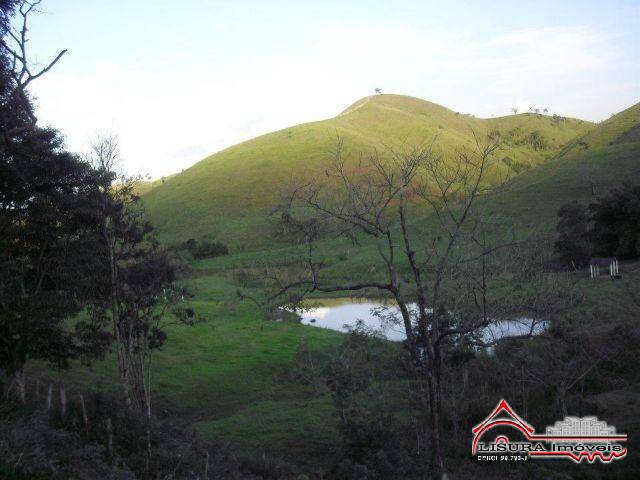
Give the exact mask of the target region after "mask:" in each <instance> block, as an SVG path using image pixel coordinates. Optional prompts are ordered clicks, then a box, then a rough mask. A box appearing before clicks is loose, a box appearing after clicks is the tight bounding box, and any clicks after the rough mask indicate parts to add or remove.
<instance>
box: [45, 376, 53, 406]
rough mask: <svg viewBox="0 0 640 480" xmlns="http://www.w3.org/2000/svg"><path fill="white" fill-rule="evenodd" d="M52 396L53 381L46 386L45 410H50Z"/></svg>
mask: <svg viewBox="0 0 640 480" xmlns="http://www.w3.org/2000/svg"><path fill="white" fill-rule="evenodd" d="M52 396H53V383H50V384H49V387H48V388H47V403H46V408H47V412H48V411H49V410H51V397H52Z"/></svg>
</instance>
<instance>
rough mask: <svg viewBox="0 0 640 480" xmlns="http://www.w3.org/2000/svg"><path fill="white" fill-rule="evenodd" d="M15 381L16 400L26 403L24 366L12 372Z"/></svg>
mask: <svg viewBox="0 0 640 480" xmlns="http://www.w3.org/2000/svg"><path fill="white" fill-rule="evenodd" d="M14 377H15V382H16V394H17V395H18V400H20V403H26V401H27V388H26V385H25V378H24V367H21V368H20V370H18V371H16V373H14Z"/></svg>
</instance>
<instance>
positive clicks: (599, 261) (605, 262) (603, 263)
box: [589, 257, 618, 267]
mask: <svg viewBox="0 0 640 480" xmlns="http://www.w3.org/2000/svg"><path fill="white" fill-rule="evenodd" d="M616 260H618V259H617V258H616V257H593V258H592V259H591V260H589V265H595V266H598V267H608V266H609V265H611V264H612V263H613V262H615V261H616Z"/></svg>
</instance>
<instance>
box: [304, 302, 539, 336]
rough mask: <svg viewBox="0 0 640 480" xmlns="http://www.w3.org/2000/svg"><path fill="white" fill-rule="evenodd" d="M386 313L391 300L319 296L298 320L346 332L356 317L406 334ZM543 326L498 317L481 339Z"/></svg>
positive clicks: (395, 310) (390, 332)
mask: <svg viewBox="0 0 640 480" xmlns="http://www.w3.org/2000/svg"><path fill="white" fill-rule="evenodd" d="M382 307H384V312H385V313H384V315H382V317H383V318H381V316H380V315H376V314H375V312H376V311H380V309H381V308H382ZM389 314H396V315H397V317H398V318H400V316H399V309H398V308H397V307H396V306H394V305H393V304H384V303H381V302H374V301H372V300H363V299H357V298H334V299H322V300H321V301H314V302H310V303H309V304H308V308H307V309H305V310H304V311H303V312H301V313H300V317H301V323H303V324H305V325H311V326H314V327H320V328H329V329H331V330H337V331H339V332H348V331H349V330H350V329H353V328H354V327H355V326H356V324H357V323H358V321H361V322H362V324H363V325H364V326H365V327H367V328H368V329H371V330H373V331H376V332H378V333H380V334H381V335H382V336H384V337H385V338H387V339H388V340H392V341H396V342H398V341H402V340H404V339H405V338H406V335H405V332H404V327H403V326H402V325H401V324H395V323H390V322H388V321H385V319H384V318H385V317H389ZM544 329H545V322H540V321H538V322H536V321H533V320H531V319H529V318H517V319H513V320H501V321H498V322H495V323H493V324H491V325H489V326H488V327H486V328H485V329H484V330H483V332H482V340H483V341H484V342H493V341H495V340H499V339H501V338H505V337H513V336H519V335H527V334H530V333H531V334H534V335H536V334H538V333H540V332H542V331H543V330H544Z"/></svg>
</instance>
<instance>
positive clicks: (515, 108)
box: [511, 107, 518, 115]
mask: <svg viewBox="0 0 640 480" xmlns="http://www.w3.org/2000/svg"><path fill="white" fill-rule="evenodd" d="M511 111H512V112H513V114H514V115H517V114H518V107H512V108H511Z"/></svg>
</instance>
